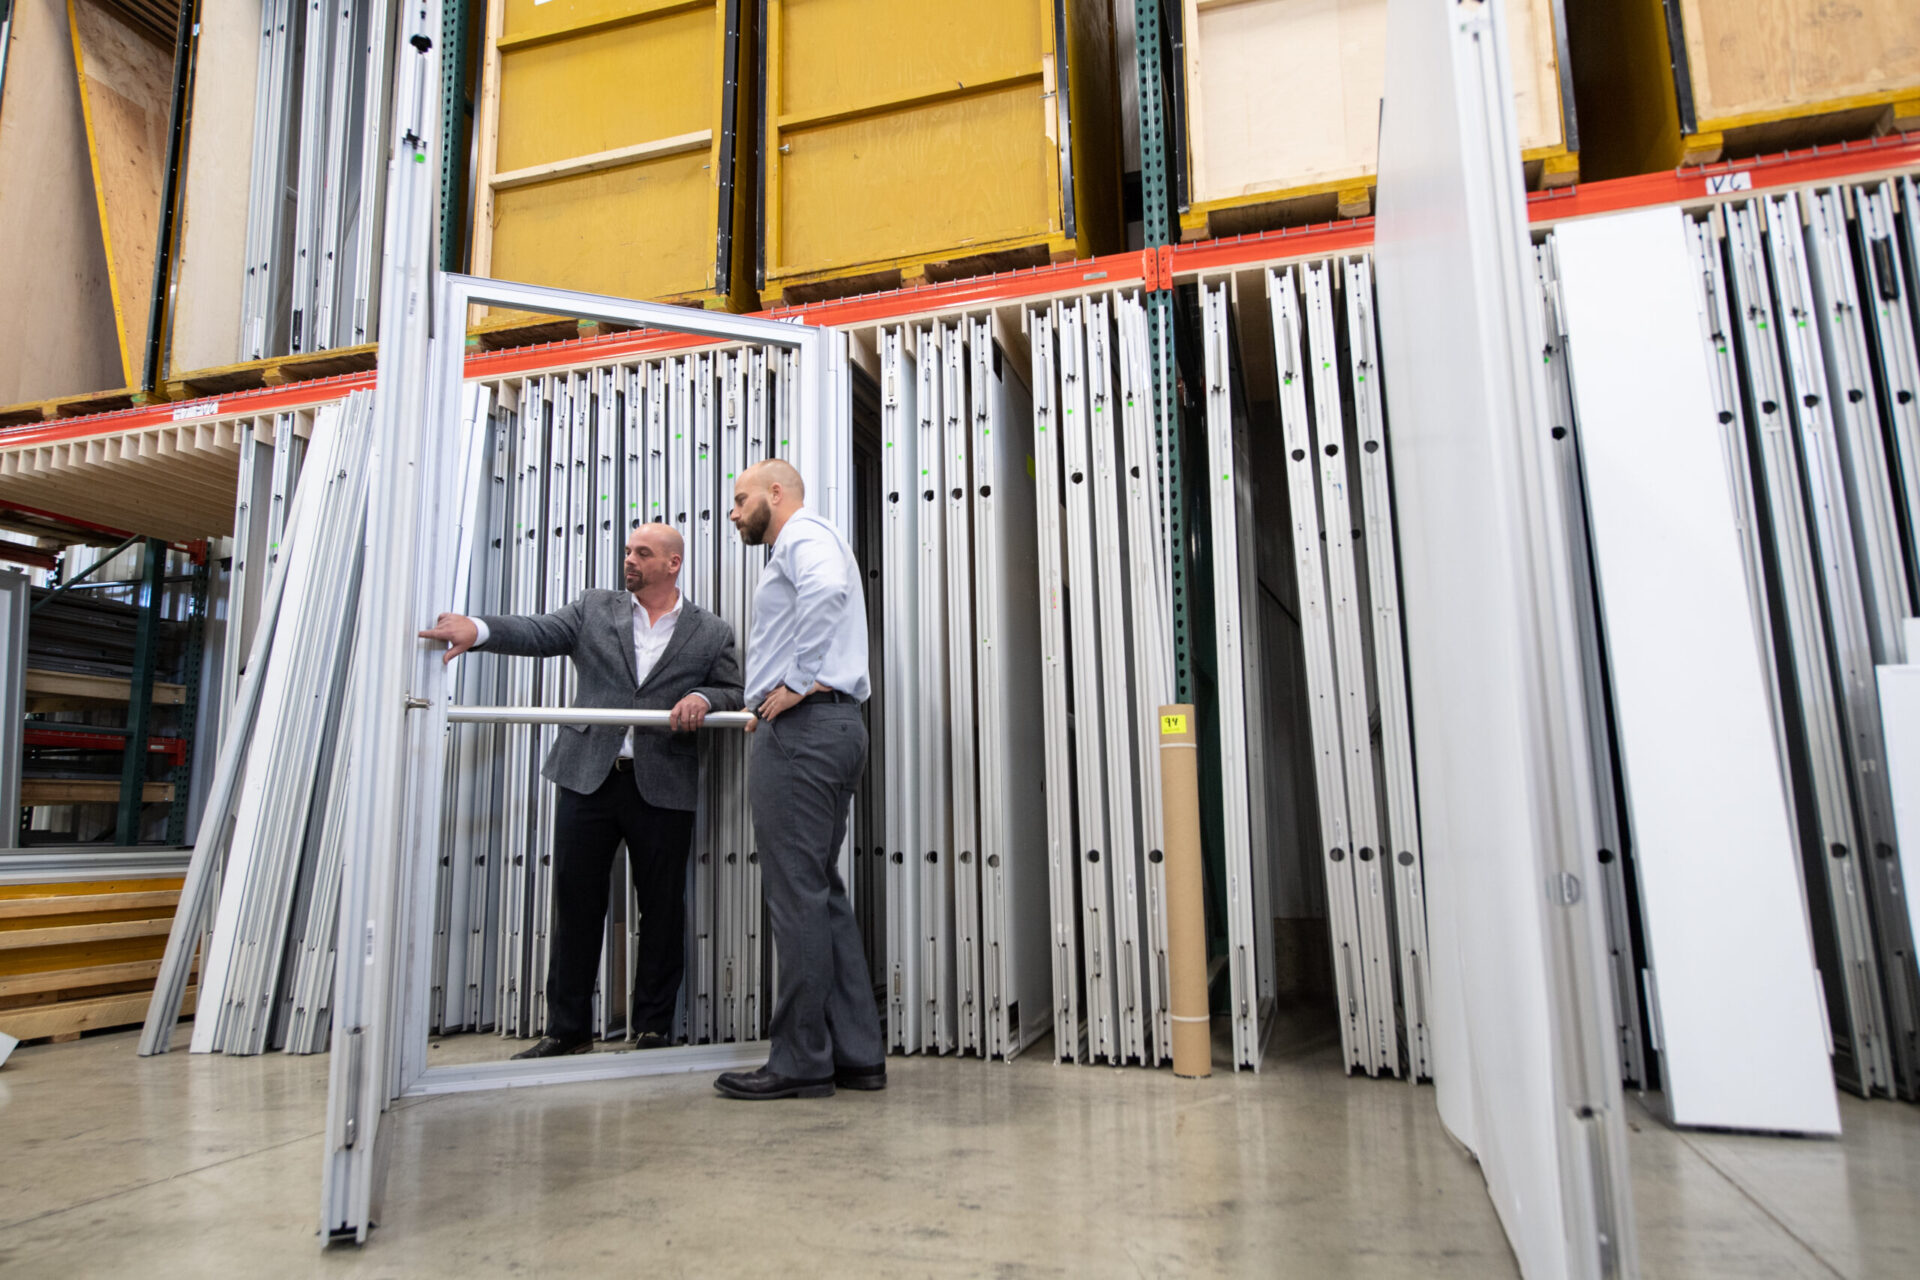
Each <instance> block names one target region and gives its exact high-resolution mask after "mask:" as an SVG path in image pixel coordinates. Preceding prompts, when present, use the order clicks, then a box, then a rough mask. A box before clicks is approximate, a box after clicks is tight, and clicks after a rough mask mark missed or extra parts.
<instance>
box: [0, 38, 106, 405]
mask: <svg viewBox="0 0 1920 1280" xmlns="http://www.w3.org/2000/svg"><path fill="white" fill-rule="evenodd" d="M0 174H4V175H6V177H5V180H4V181H0V280H4V281H6V293H7V297H8V298H9V299H10V300H12V301H11V304H10V305H8V306H5V307H0V403H4V404H16V403H21V402H27V401H36V402H37V401H43V400H46V399H47V398H49V397H52V396H62V395H70V394H73V393H75V392H82V391H91V390H97V389H99V388H101V387H113V386H118V385H120V384H121V382H122V381H123V377H122V373H121V365H120V356H119V351H118V349H117V347H116V345H115V342H114V325H113V294H112V290H111V288H110V287H109V285H108V283H107V259H106V252H105V250H104V248H103V247H102V245H101V243H100V216H99V212H98V209H97V207H96V205H95V203H94V197H93V177H92V174H91V173H90V171H89V169H88V166H87V136H86V125H85V121H84V120H83V118H82V116H81V111H80V87H79V85H78V83H76V81H75V77H74V74H73V44H72V37H71V35H70V34H69V31H68V24H67V6H66V0H14V4H13V24H12V41H11V45H10V47H9V49H8V51H7V72H6V81H5V97H4V100H0ZM35 412H40V411H39V410H37V409H36V410H35ZM40 416H42V417H44V416H45V415H44V413H41V414H40Z"/></svg>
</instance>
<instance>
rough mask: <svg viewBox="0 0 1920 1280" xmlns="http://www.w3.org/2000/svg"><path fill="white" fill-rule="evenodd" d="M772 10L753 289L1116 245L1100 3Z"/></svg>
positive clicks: (873, 286)
mask: <svg viewBox="0 0 1920 1280" xmlns="http://www.w3.org/2000/svg"><path fill="white" fill-rule="evenodd" d="M766 14H767V29H766V31H765V33H764V38H763V40H762V41H761V50H760V68H761V73H762V75H763V76H764V82H763V89H764V92H763V112H764V115H763V121H762V129H763V133H764V138H765V145H764V146H763V147H762V149H761V151H762V157H761V158H762V162H763V163H762V167H761V182H762V212H761V224H760V237H761V244H760V251H761V263H762V271H761V292H762V297H763V300H764V301H766V302H768V303H769V304H772V303H777V302H807V301H815V300H818V299H821V298H828V297H839V296H845V295H847V294H852V293H863V292H871V291H874V290H878V289H889V288H897V287H900V286H901V285H903V284H914V283H918V282H921V281H924V280H940V279H954V278H960V277H964V276H970V275H979V274H982V273H984V272H987V271H992V270H1000V269H1007V268H1012V267H1026V266H1035V265H1040V264H1044V263H1047V262H1049V261H1056V262H1057V261H1063V260H1066V259H1070V258H1074V257H1085V256H1088V255H1090V254H1097V253H1105V252H1109V251H1112V250H1115V249H1118V248H1119V247H1120V244H1121V234H1122V228H1121V223H1120V160H1119V148H1120V123H1119V92H1118V82H1117V78H1116V75H1115V64H1114V28H1113V14H1112V6H1111V4H1110V3H1109V0H920V2H918V3H914V4H901V3H898V2H897V0H766ZM1062 28H1064V30H1062ZM1063 82H1064V85H1063ZM1061 88H1064V92H1056V90H1059V89H1061Z"/></svg>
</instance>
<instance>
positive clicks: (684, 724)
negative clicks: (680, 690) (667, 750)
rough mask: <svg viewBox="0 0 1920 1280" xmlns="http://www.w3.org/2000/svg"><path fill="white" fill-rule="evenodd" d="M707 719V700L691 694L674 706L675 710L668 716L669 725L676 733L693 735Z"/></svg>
mask: <svg viewBox="0 0 1920 1280" xmlns="http://www.w3.org/2000/svg"><path fill="white" fill-rule="evenodd" d="M706 719H707V700H706V699H705V698H703V697H701V696H700V695H699V694H697V693H690V694H688V695H687V696H686V697H684V698H682V699H680V701H678V702H676V703H674V704H673V710H672V711H671V712H669V713H668V715H667V723H668V724H669V725H670V726H672V728H673V731H674V732H675V733H692V732H693V731H694V730H695V729H698V728H699V727H700V726H701V725H702V724H704V723H705V722H706Z"/></svg>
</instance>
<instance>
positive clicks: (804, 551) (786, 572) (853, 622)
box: [747, 507, 869, 707]
mask: <svg viewBox="0 0 1920 1280" xmlns="http://www.w3.org/2000/svg"><path fill="white" fill-rule="evenodd" d="M816 683H817V684H823V685H825V686H826V687H827V688H829V689H834V690H837V691H839V692H841V693H846V694H851V695H852V696H853V697H855V698H857V699H859V700H860V701H861V702H865V701H866V700H867V692H868V689H869V685H868V681H867V605H866V593H865V592H864V591H863V590H862V589H861V583H860V565H859V562H858V561H856V560H855V559H854V558H853V548H851V547H849V546H848V545H847V541H846V539H845V538H842V537H841V536H840V531H839V530H838V529H835V528H834V527H833V526H832V525H831V524H829V523H828V522H827V521H826V520H825V519H823V518H822V517H820V516H818V515H815V514H814V513H813V511H812V510H811V509H810V508H807V507H802V508H801V509H800V510H798V511H796V512H794V513H793V515H792V516H790V517H789V518H788V520H787V523H786V525H785V526H784V527H782V528H781V530H780V536H779V538H777V539H776V540H775V541H774V544H773V554H772V555H770V556H768V557H767V566H766V568H765V569H763V570H761V572H760V586H759V588H758V590H757V591H756V592H755V594H754V597H753V634H752V636H751V637H750V638H749V640H748V642H747V706H749V707H757V706H759V705H760V703H761V702H762V701H764V700H765V699H766V696H767V695H768V694H769V693H772V692H773V691H774V689H775V688H777V687H778V686H780V685H783V684H784V685H785V686H787V688H789V689H792V690H793V691H794V692H795V693H798V694H801V695H805V693H806V692H807V690H809V689H811V688H813V686H814V685H815V684H816Z"/></svg>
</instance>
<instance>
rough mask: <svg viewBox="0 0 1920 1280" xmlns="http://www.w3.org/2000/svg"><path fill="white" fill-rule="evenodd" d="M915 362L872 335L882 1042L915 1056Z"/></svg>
mask: <svg viewBox="0 0 1920 1280" xmlns="http://www.w3.org/2000/svg"><path fill="white" fill-rule="evenodd" d="M916 365H917V361H916V359H915V353H914V352H913V350H912V349H911V343H910V335H909V333H908V331H907V330H905V329H899V328H894V329H886V330H882V331H881V333H880V384H881V389H880V396H881V400H880V432H881V454H882V457H881V467H882V476H881V485H882V486H883V488H884V489H885V491H886V498H885V502H886V513H885V524H884V537H883V540H882V546H881V563H882V565H883V566H884V573H885V579H884V582H883V584H882V591H881V599H882V601H883V606H884V608H885V611H886V615H887V617H888V618H889V620H890V621H891V622H892V624H893V625H891V626H890V627H888V628H887V647H886V654H885V668H886V673H887V677H888V681H889V688H890V689H891V690H893V691H894V696H890V697H888V699H887V704H886V715H887V717H888V719H887V726H886V733H887V741H888V742H889V743H891V744H893V745H892V756H891V758H890V759H889V761H888V768H887V774H886V778H887V782H886V786H887V834H886V847H887V957H888V959H887V970H888V972H887V979H886V984H887V1045H888V1047H889V1048H890V1049H891V1050H892V1051H893V1052H895V1053H918V1052H919V1051H920V1023H921V1017H922V1013H923V1011H922V1008H921V1003H920V981H921V978H920V967H921V964H920V957H921V947H920V868H921V865H922V864H921V861H920V857H919V854H918V853H917V852H916V851H917V850H918V848H919V845H920V819H919V806H918V799H919V795H920V772H921V771H920V767H919V752H920V744H921V733H920V722H919V706H920V700H919V699H917V698H914V697H912V696H910V695H909V692H908V691H909V690H911V689H913V688H914V687H916V686H917V684H918V681H919V645H918V637H919V622H920V609H919V589H918V586H917V583H918V578H919V564H920V553H919V537H918V533H917V528H918V524H919V519H918V517H919V511H920V507H921V505H922V504H921V503H920V501H919V500H918V499H919V484H918V480H919V468H918V467H917V466H916V465H915V458H916V456H917V450H918V448H919V437H918V434H917V432H916V430H915V425H914V424H915V420H916V417H917V413H918V410H917V406H916V400H917V393H918V389H919V388H918V383H917V380H916V378H915V376H914V374H915V369H916Z"/></svg>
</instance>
